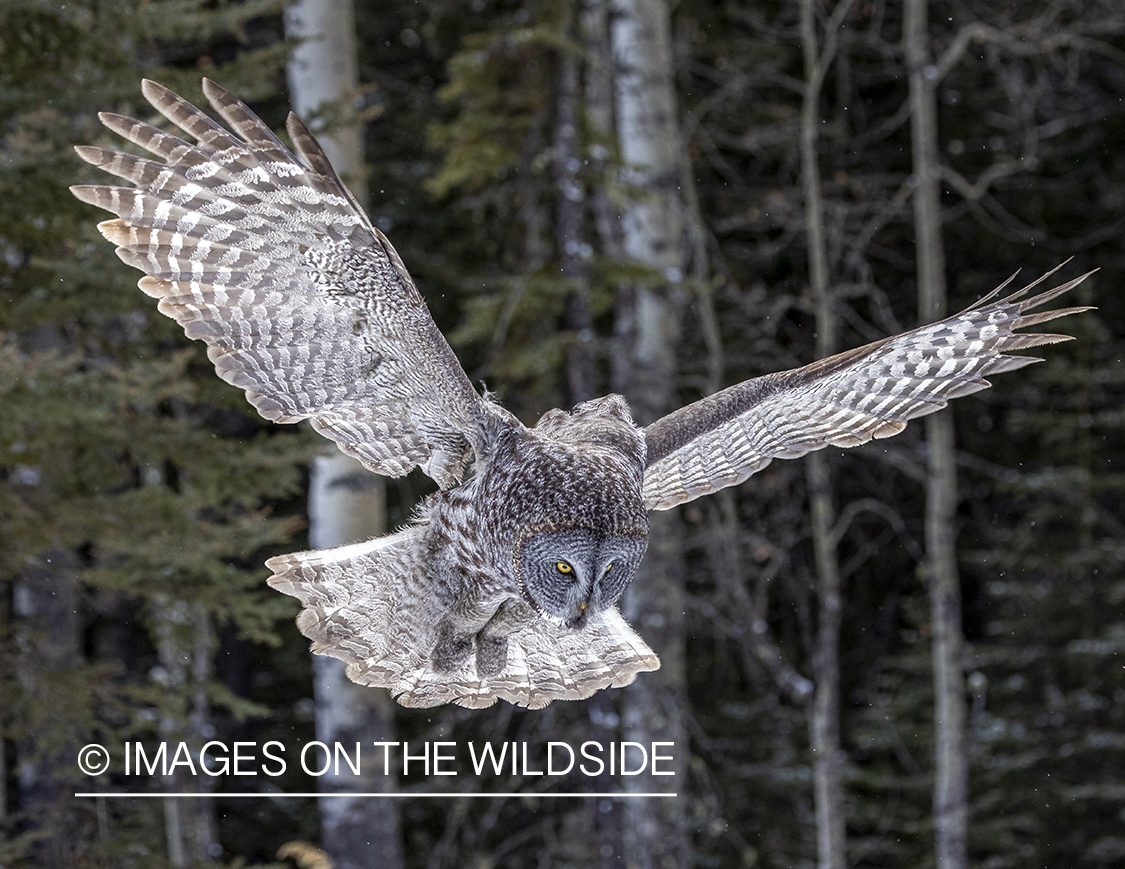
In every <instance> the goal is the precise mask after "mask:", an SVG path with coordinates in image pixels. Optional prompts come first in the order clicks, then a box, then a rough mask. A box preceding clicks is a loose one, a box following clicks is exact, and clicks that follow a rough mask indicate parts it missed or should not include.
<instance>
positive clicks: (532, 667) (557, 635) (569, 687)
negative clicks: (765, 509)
mask: <svg viewBox="0 0 1125 869" xmlns="http://www.w3.org/2000/svg"><path fill="white" fill-rule="evenodd" d="M422 535H423V530H422V527H421V526H409V527H407V528H406V529H404V530H402V531H399V532H397V533H395V534H391V535H389V536H387V537H381V538H378V539H375V540H369V541H366V542H364V543H355V544H351V545H348V546H341V547H337V548H335V549H326V550H320V551H316V552H295V553H291V554H289V555H279V556H277V557H275V558H271V559H270V560H269V561H267V562H266V566H267V567H269V568H270V569H271V570H273V571H274V575H273V576H272V577H271V578H270V580H269V584H270V585H271V586H273V587H274V588H275V589H277V590H278V591H281V592H284V593H285V594H288V595H292V596H293V597H295V598H297V599H298V600H300V602H301V604H302V605H303V609H302V610H301V614H300V616H298V618H297V627H298V628H299V629H300V631H301V633H303V634H304V635H305V636H306V637H308V638H309V639H310V640H312V651H313V652H314V653H316V654H320V655H329V656H331V657H334V658H339V659H340V660H342V661H343V662H344V663H345V664H346V665H347V666H346V672H347V675H348V678H349V679H351V680H352V681H354V682H358V683H359V684H361V685H372V686H376V687H380V688H387V689H388V690H390V692H391V694H392V695H394V697H395V699H397V700H398V702H399V703H401V704H402V705H403V706H411V707H429V706H439V705H441V704H443V703H457V704H459V705H461V706H468V707H471V708H479V707H484V706H491V705H492V704H493V703H495V702H496V701H497V700H507V701H509V702H510V703H514V704H516V705H519V706H527V707H530V708H532V709H539V708H542V707H543V706H546V705H547V704H548V703H550V702H552V701H553V700H580V699H584V698H586V697H589V696H590V695H591V694H593V693H594V692H596V691H599V690H601V689H602V688H607V687H620V686H622V685H628V684H629V683H630V682H632V681H633V680H634V679H635V678H636V676H637V674H638V673H641V672H646V671H649V670H656V669H658V668H659V666H660V661H659V659H658V658H657V656H656V655H655V654H654V653H653V651H652V649H650V648H649V647H648V646H647V645H646V644H645V642H644V640H642V639H641V638H640V637H639V636H637V634H636V633H635V632H634V631H633V630H632V628H630V627H629V626H628V624H626V622H625V620H624V619H623V618H622V617H621V614H620V613H619V612H618V611H617V610H616V609H614V608H610V609H608V610H606V611H604V612H602V613H600V614H599V615H598V616H596V617H595V618H593V619H591V620H590V621H589V622H588V623H587V624H586V626H585V627H584V628H583V629H582V630H581V631H572V630H568V629H567V628H565V627H563V626H562V625H559V624H556V623H554V622H551V621H549V620H547V619H537V620H536V621H535V622H534V623H533V624H531V625H529V626H528V627H526V628H523V629H521V630H518V631H516V632H515V633H513V634H511V635H509V636H508V660H507V664H506V665H505V667H504V669H503V670H501V671H500V673H498V674H497V675H495V676H489V677H487V678H482V677H480V676H479V675H478V674H477V671H476V666H475V660H474V659H473V658H472V657H471V656H470V658H469V659H468V660H467V661H466V663H465V664H463V665H462V666H461V667H460V668H459V669H457V670H455V671H453V672H438V671H436V670H435V669H434V667H433V662H432V659H431V656H430V651H431V650H432V649H433V648H434V645H435V644H436V642H437V626H438V624H439V623H440V621H441V619H442V616H444V615H445V611H446V608H447V607H448V604H445V603H442V601H441V597H440V595H435V594H434V593H433V589H432V588H431V587H430V586H429V585H428V579H427V578H426V574H425V571H424V570H422V569H421V568H422V561H423V559H424V558H425V554H424V548H425V547H424V546H423V545H422Z"/></svg>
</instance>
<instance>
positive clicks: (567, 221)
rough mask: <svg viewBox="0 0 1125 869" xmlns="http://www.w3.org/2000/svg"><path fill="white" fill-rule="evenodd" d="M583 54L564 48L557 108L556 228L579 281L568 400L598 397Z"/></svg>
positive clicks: (571, 303)
mask: <svg viewBox="0 0 1125 869" xmlns="http://www.w3.org/2000/svg"><path fill="white" fill-rule="evenodd" d="M578 100H579V93H578V58H577V56H576V55H575V53H574V52H572V51H564V52H562V54H561V57H560V59H559V79H558V95H557V98H556V101H555V102H556V111H555V186H556V195H555V200H556V202H557V208H556V211H557V215H556V217H557V220H556V232H557V236H558V249H559V268H560V270H561V271H562V275H563V277H564V278H566V279H567V280H568V281H570V282H571V283H572V284H573V287H572V288H571V290H570V292H569V293H567V297H566V326H567V329H568V330H569V331H570V332H572V333H573V334H574V338H573V341H572V342H571V345H570V348H569V349H568V350H567V360H566V380H567V392H568V395H567V398H568V400H569V402H570V403H571V404H572V405H573V404H577V403H578V402H580V401H589V400H590V399H591V398H593V397H594V356H593V352H592V344H593V337H594V320H593V316H592V315H591V313H590V280H589V275H588V274H587V271H586V263H585V260H586V247H587V245H586V242H585V239H584V238H583V232H582V222H583V217H584V214H585V201H584V200H585V196H584V194H583V190H582V184H581V182H580V181H579V177H578V169H579V167H580V166H581V165H582V161H581V157H580V154H579V137H578V116H579V112H578V106H579V103H578Z"/></svg>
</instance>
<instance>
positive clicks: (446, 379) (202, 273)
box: [71, 79, 489, 488]
mask: <svg viewBox="0 0 1125 869" xmlns="http://www.w3.org/2000/svg"><path fill="white" fill-rule="evenodd" d="M142 89H143V93H144V95H145V97H146V98H147V99H148V100H149V102H150V103H152V105H153V106H154V107H155V108H156V109H157V110H158V111H159V112H160V113H161V114H162V115H164V116H165V117H166V118H167V119H168V120H169V121H171V122H172V123H173V124H175V125H176V126H177V127H179V128H180V130H182V131H183V132H184V133H186V134H188V135H189V136H190V137H191V138H194V139H195V144H191V143H189V142H188V141H186V140H184V139H181V138H179V137H177V136H175V135H172V134H170V133H167V132H164V131H162V130H160V129H158V128H156V127H153V126H151V125H149V124H145V123H143V122H141V121H137V120H134V119H132V118H127V117H124V116H122V115H115V114H110V113H102V114H101V115H99V117H100V118H101V120H102V122H103V123H104V124H105V125H106V127H108V128H109V129H110V130H112V131H114V132H116V133H118V134H120V135H122V136H124V137H125V138H127V139H128V140H129V141H131V142H133V143H134V144H136V145H139V146H140V147H142V148H144V149H146V150H147V151H149V152H150V153H152V154H154V155H155V156H156V157H159V158H160V160H151V159H147V158H144V157H137V156H134V155H131V154H126V153H122V152H117V151H112V150H107V149H104V148H93V147H82V146H80V147H78V148H77V149H76V150H77V152H78V155H79V156H80V157H81V158H82V159H83V160H85V161H87V162H89V163H92V164H93V165H95V166H97V167H99V168H101V169H103V170H105V171H107V172H109V173H111V174H113V175H116V176H117V177H119V178H123V179H125V180H126V181H129V182H131V183H132V184H133V185H134V186H133V187H131V188H130V187H109V186H100V185H87V186H77V187H72V188H71V190H72V191H73V192H74V194H75V196H77V197H78V198H79V199H81V200H82V201H84V202H88V203H90V204H92V205H96V206H98V207H99V208H104V209H106V210H107V211H110V212H112V213H114V214H116V215H117V219H115V220H107V221H104V222H102V223H100V224H99V225H98V228H99V229H100V230H101V232H102V234H103V235H104V236H105V237H106V238H108V239H109V240H110V241H112V242H113V243H114V244H116V245H117V246H118V248H117V253H118V256H119V257H120V258H121V259H122V260H123V261H124V262H126V263H127V264H129V265H131V266H134V267H135V268H138V269H140V270H141V271H143V272H144V273H145V277H143V278H141V280H140V287H141V289H142V290H143V291H144V292H146V293H147V294H149V295H150V296H153V297H155V298H157V299H159V302H160V303H159V306H158V307H159V310H160V311H161V312H162V313H164V314H166V315H167V316H169V317H172V318H173V319H175V320H176V321H177V322H178V323H179V324H180V325H181V326H183V328H184V331H185V332H186V333H187V335H188V337H190V338H198V339H201V340H203V341H204V342H206V344H207V345H208V348H207V355H208V358H209V359H210V360H211V362H212V363H213V364H214V365H215V369H216V371H217V372H218V374H219V376H220V377H222V378H223V379H224V380H226V381H228V382H229V383H232V384H234V385H235V386H238V387H240V388H242V389H244V390H245V391H246V397H247V399H248V400H249V401H250V403H251V404H252V405H254V407H255V408H257V409H258V411H259V413H261V414H262V416H264V417H266V418H267V419H271V420H276V421H278V422H297V421H299V420H302V419H309V420H310V421H311V423H312V425H313V427H314V428H315V429H316V430H317V431H319V432H320V433H321V434H323V435H324V436H325V437H328V438H330V439H332V440H333V441H335V442H336V443H337V445H338V446H339V447H340V449H341V450H343V451H344V452H345V453H348V454H349V455H352V456H355V457H356V458H358V459H359V460H360V461H362V462H363V464H364V465H365V466H366V467H368V468H369V469H370V470H373V471H375V472H377V473H380V474H385V475H388V476H400V475H402V474H405V473H406V472H407V471H409V470H410V469H411V468H414V467H416V466H421V467H422V468H423V469H424V470H425V471H426V473H427V474H429V475H430V476H431V477H432V478H433V479H434V480H436V481H437V482H438V484H439V485H441V486H442V487H443V488H448V487H449V486H452V485H454V484H456V483H457V482H458V481H459V480H460V478H461V475H462V473H463V470H464V466H465V463H466V461H467V460H468V458H469V456H470V454H471V452H472V451H473V450H475V451H476V452H477V453H478V455H479V454H480V453H481V452H482V451H483V450H485V449H486V448H487V438H488V433H487V432H488V425H487V420H488V418H489V415H488V413H487V408H486V402H485V400H484V399H482V398H481V397H480V396H479V395H477V393H476V392H475V391H474V390H473V387H472V384H471V383H470V382H469V379H468V377H467V376H466V375H465V372H464V370H463V369H462V368H461V366H460V364H459V363H458V361H457V358H456V356H455V355H454V354H453V351H452V349H451V348H450V347H449V344H448V343H447V342H446V340H445V338H444V337H443V336H442V334H441V332H440V331H439V330H438V328H437V325H436V324H435V323H434V321H433V318H432V317H431V316H430V313H429V310H428V309H427V307H426V303H425V301H424V300H423V299H422V296H421V294H420V293H419V292H418V290H417V288H416V287H415V285H414V282H413V280H411V278H410V275H409V273H408V272H407V271H406V268H405V266H404V265H403V264H402V260H400V259H399V256H398V254H397V253H396V252H395V249H394V248H393V247H392V246H391V243H390V242H389V241H388V240H387V238H386V236H384V235H383V233H381V232H380V231H379V230H378V229H377V228H375V227H374V226H372V224H371V222H370V221H369V220H368V218H367V216H366V215H365V214H364V213H363V210H362V209H361V208H360V207H359V205H358V203H357V202H356V200H355V198H354V197H353V196H352V194H351V193H350V192H349V191H348V189H347V188H346V187H345V186H344V184H343V183H342V182H341V181H340V179H339V178H338V177H337V176H336V173H335V172H334V171H333V169H332V167H331V165H330V164H329V162H328V158H327V157H326V156H325V154H324V152H323V150H322V149H321V147H320V145H319V144H318V143H317V141H316V139H315V138H314V137H313V135H312V134H311V133H310V132H309V130H308V128H307V127H305V125H304V124H303V123H302V122H301V121H300V120H299V119H298V118H297V117H296V115H292V114H290V116H289V121H288V125H287V126H288V130H289V134H290V137H291V139H292V140H293V143H294V145H295V147H296V150H297V156H294V155H293V153H291V152H290V151H289V150H288V149H287V148H286V147H285V146H284V145H283V144H282V143H281V141H280V140H279V139H278V138H277V137H276V136H275V135H274V134H273V132H272V131H271V130H270V129H269V128H268V127H267V126H266V125H265V124H263V123H262V122H261V120H259V119H258V117H257V116H256V115H254V113H253V112H251V111H250V109H249V108H247V107H246V105H245V104H243V103H242V102H241V101H239V100H238V99H236V98H235V97H234V96H233V95H231V94H230V93H229V92H227V91H226V90H224V89H223V88H221V87H219V85H217V84H215V83H214V82H212V81H209V80H207V79H204V82H203V90H204V93H205V94H206V96H207V98H208V100H209V101H210V102H211V105H212V106H213V107H214V108H215V110H216V111H217V112H218V113H219V115H220V116H222V118H223V119H224V120H226V121H227V123H228V124H230V127H231V129H232V130H233V131H234V132H233V133H232V132H230V131H228V130H226V129H224V128H223V127H222V126H220V125H219V124H217V123H216V122H215V121H213V120H211V118H209V117H208V116H207V115H205V114H204V113H203V112H201V111H200V110H199V109H197V108H195V107H194V106H193V105H191V104H190V103H188V102H187V101H186V100H184V99H182V98H181V97H179V96H177V95H176V94H174V93H172V92H171V91H169V90H168V89H167V88H164V87H162V86H161V85H158V84H156V83H155V82H151V81H145V82H144V83H143V85H142Z"/></svg>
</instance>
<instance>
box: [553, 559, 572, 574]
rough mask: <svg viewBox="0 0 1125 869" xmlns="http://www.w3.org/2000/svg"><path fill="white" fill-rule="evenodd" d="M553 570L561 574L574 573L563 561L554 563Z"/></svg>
mask: <svg viewBox="0 0 1125 869" xmlns="http://www.w3.org/2000/svg"><path fill="white" fill-rule="evenodd" d="M555 569H556V570H557V571H558V572H559V573H562V574H571V573H574V568H573V567H571V566H570V565H569V564H567V563H566V562H565V561H559V562H556V563H555Z"/></svg>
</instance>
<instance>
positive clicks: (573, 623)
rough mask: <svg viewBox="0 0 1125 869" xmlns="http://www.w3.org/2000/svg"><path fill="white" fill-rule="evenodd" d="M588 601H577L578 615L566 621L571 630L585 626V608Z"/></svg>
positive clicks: (587, 607)
mask: <svg viewBox="0 0 1125 869" xmlns="http://www.w3.org/2000/svg"><path fill="white" fill-rule="evenodd" d="M589 606H590V604H589V602H588V601H584V600H583V601H579V603H578V615H576V616H575V617H574V618H572V619H571V620H570V621H568V622H567V623H566V626H567V627H568V628H570V629H571V630H572V631H579V630H581V629H582V628H584V627H585V626H586V610H587V609H589Z"/></svg>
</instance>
